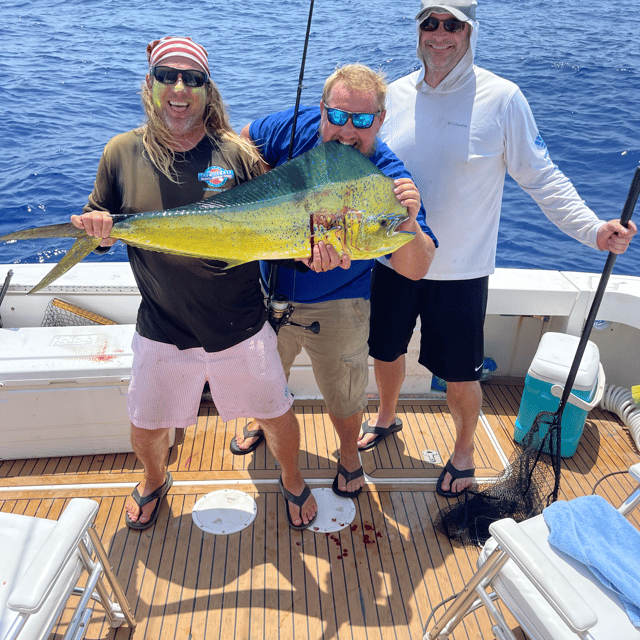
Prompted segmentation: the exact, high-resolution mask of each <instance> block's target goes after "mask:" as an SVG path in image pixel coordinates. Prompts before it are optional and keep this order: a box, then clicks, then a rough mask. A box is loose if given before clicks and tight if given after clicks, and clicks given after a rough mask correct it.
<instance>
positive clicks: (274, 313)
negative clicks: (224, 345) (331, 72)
mask: <svg viewBox="0 0 640 640" xmlns="http://www.w3.org/2000/svg"><path fill="white" fill-rule="evenodd" d="M313 2H314V0H310V3H309V17H308V19H307V33H306V36H305V39H304V47H303V50H302V61H301V63H300V76H299V77H298V91H297V94H296V104H295V107H294V109H293V122H292V124H291V139H290V140H289V153H288V160H291V159H292V157H293V145H294V141H295V136H296V125H297V122H298V111H299V109H300V96H301V95H302V89H304V88H305V86H304V84H303V82H304V68H305V64H306V61H307V49H308V48H309V34H310V33H311V19H312V17H313ZM277 281H278V265H277V264H274V263H273V262H271V263H269V282H268V289H269V291H268V298H267V311H268V313H269V323H270V324H271V326H272V327H273V330H274V331H275V332H276V334H277V333H278V331H279V330H280V327H281V326H283V325H285V324H291V325H294V326H296V327H302V328H303V329H308V330H309V331H313V333H319V332H320V324H319V323H317V322H313V323H311V324H310V325H308V326H303V325H301V324H297V323H295V322H291V321H290V320H289V318H290V317H291V314H292V313H293V305H292V304H291V303H290V302H289V300H288V298H287V297H286V296H284V295H276V293H275V290H276V283H277Z"/></svg>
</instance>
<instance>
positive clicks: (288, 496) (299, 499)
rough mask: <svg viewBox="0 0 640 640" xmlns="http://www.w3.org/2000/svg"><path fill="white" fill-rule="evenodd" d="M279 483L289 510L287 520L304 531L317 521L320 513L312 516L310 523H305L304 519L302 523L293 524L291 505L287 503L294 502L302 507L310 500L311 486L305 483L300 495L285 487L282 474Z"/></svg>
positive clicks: (292, 525)
mask: <svg viewBox="0 0 640 640" xmlns="http://www.w3.org/2000/svg"><path fill="white" fill-rule="evenodd" d="M278 484H279V485H280V493H282V495H283V496H284V500H285V509H286V512H287V520H288V521H289V526H290V527H291V528H292V529H295V530H296V531H304V529H306V528H307V527H310V526H311V525H312V524H313V523H314V522H315V521H316V518H317V517H318V514H317V513H316V515H315V516H313V518H311V520H310V521H309V524H305V523H304V520H303V522H302V524H293V520H292V519H291V514H290V513H289V505H288V504H287V502H293V504H295V505H296V507H298V508H300V509H302V505H303V504H304V503H305V502H306V501H307V500H308V498H309V496H310V495H311V489H309V486H308V485H306V484H305V485H304V490H303V492H302V493H301V494H300V495H299V496H296V495H294V494H293V493H291V491H289V490H287V489H285V487H284V485H283V484H282V476H280V478H279V480H278Z"/></svg>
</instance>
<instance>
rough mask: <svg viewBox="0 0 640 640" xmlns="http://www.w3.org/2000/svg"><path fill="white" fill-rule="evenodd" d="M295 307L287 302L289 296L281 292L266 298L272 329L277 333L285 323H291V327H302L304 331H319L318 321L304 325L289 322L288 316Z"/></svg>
mask: <svg viewBox="0 0 640 640" xmlns="http://www.w3.org/2000/svg"><path fill="white" fill-rule="evenodd" d="M294 310H295V307H294V306H293V305H292V304H291V303H290V302H289V298H287V296H284V295H282V294H276V295H274V296H271V297H270V298H268V300H267V313H268V315H269V317H268V320H269V324H270V325H271V326H272V327H273V330H274V331H275V332H276V335H277V334H278V331H280V327H284V326H285V325H291V326H293V327H302V328H303V329H304V330H305V331H312V332H313V333H320V323H319V322H312V323H311V324H310V325H307V326H304V325H302V324H298V323H297V322H291V320H289V318H290V317H291V314H292V313H293V312H294Z"/></svg>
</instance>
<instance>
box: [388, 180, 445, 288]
mask: <svg viewBox="0 0 640 640" xmlns="http://www.w3.org/2000/svg"><path fill="white" fill-rule="evenodd" d="M393 184H394V189H393V192H394V193H395V195H396V199H397V200H398V202H399V203H400V204H401V205H402V206H403V207H406V209H407V213H408V214H409V219H408V220H405V221H404V222H402V224H399V225H398V231H406V232H409V233H413V234H414V238H413V240H412V241H411V242H409V243H408V244H405V245H404V246H402V247H399V248H398V249H396V250H395V251H394V252H393V253H392V254H391V257H390V258H389V262H390V263H391V266H392V267H393V268H394V269H395V270H396V271H397V272H398V273H399V274H401V275H403V276H404V277H405V278H409V279H410V280H420V279H421V278H423V277H424V276H425V275H426V273H427V271H428V270H429V266H430V265H431V261H432V260H433V257H434V255H435V251H436V247H435V244H434V243H433V240H431V238H430V237H429V236H427V235H426V234H425V233H424V232H423V231H422V229H421V228H420V225H419V224H418V222H417V221H416V218H417V216H418V213H419V211H420V193H419V191H418V188H417V187H416V185H415V184H414V182H413V180H411V179H410V178H398V179H397V180H394V181H393Z"/></svg>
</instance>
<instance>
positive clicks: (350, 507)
mask: <svg viewBox="0 0 640 640" xmlns="http://www.w3.org/2000/svg"><path fill="white" fill-rule="evenodd" d="M311 493H312V494H313V497H314V498H315V499H316V502H317V503H318V517H317V518H316V521H315V522H314V523H313V524H312V525H311V526H310V527H309V528H308V530H309V531H313V532H314V533H335V532H336V531H341V530H342V529H346V528H347V527H348V526H349V525H350V524H351V523H352V522H353V520H354V518H355V517H356V505H355V504H354V502H353V500H352V499H351V498H341V497H340V496H337V495H336V494H335V493H333V491H332V490H331V489H312V490H311Z"/></svg>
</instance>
